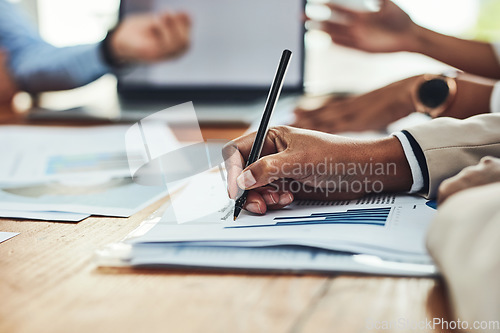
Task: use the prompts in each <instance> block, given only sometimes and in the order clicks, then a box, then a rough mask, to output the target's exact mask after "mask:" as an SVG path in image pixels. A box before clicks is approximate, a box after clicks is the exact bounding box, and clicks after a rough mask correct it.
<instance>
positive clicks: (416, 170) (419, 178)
mask: <svg viewBox="0 0 500 333" xmlns="http://www.w3.org/2000/svg"><path fill="white" fill-rule="evenodd" d="M392 135H394V136H395V137H396V138H398V140H399V142H400V143H401V146H403V151H404V153H405V156H406V160H407V161H408V164H409V165H410V169H411V176H412V178H413V184H412V186H411V189H410V192H409V193H416V192H418V191H420V190H421V189H422V188H423V187H424V175H423V174H422V169H420V165H419V164H418V160H417V157H416V156H415V153H414V152H413V149H412V148H411V145H410V141H408V138H407V137H406V135H404V134H403V133H402V132H396V133H392Z"/></svg>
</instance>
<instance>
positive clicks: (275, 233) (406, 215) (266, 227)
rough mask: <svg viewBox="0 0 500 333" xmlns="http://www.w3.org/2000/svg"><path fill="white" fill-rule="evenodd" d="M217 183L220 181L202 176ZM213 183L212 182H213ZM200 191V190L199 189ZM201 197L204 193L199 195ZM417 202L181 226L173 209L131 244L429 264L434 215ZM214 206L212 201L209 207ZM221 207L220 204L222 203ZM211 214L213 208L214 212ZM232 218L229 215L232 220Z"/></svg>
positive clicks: (309, 208)
mask: <svg viewBox="0 0 500 333" xmlns="http://www.w3.org/2000/svg"><path fill="white" fill-rule="evenodd" d="M199 177H200V179H198V182H197V183H198V184H199V185H200V186H201V188H207V187H208V186H204V185H203V184H201V183H200V182H202V181H206V182H207V183H214V182H215V181H216V179H217V178H219V179H220V176H219V175H217V174H216V173H214V174H212V176H208V178H203V177H205V176H199ZM210 177H211V178H210ZM198 189H199V188H198ZM217 191H218V192H221V193H219V194H216V193H203V194H204V195H205V196H206V197H205V199H204V200H200V201H199V202H198V201H197V198H196V197H195V196H196V193H195V192H190V193H189V195H188V196H187V197H186V198H185V199H186V201H185V203H184V204H186V205H191V206H192V207H197V209H200V210H201V209H203V207H204V206H206V205H204V204H203V201H205V202H206V201H207V197H214V196H217V195H221V196H222V195H225V196H226V197H227V194H226V193H223V194H222V192H225V188H224V187H223V186H221V187H220V188H219V189H218V190H217ZM198 192H200V191H198ZM426 201H427V200H425V199H424V198H421V197H418V196H410V195H391V194H382V195H375V196H368V197H365V198H362V199H358V200H347V201H322V202H315V201H312V202H307V201H299V202H296V203H294V204H292V205H290V206H289V207H286V208H284V209H281V210H277V211H269V212H268V213H267V214H265V215H263V216H257V215H252V214H250V213H248V212H243V213H242V214H241V216H240V218H238V220H237V221H236V222H233V221H232V219H226V218H225V217H227V216H228V212H227V211H225V210H224V209H221V210H218V211H217V212H216V213H211V214H207V215H205V216H204V217H199V218H196V219H194V220H193V221H189V222H187V223H182V224H179V223H178V222H176V220H175V214H173V208H171V207H170V208H169V209H167V211H166V212H165V215H164V216H163V219H162V220H161V221H160V222H158V223H155V225H154V226H151V227H150V230H149V231H148V232H146V233H145V234H144V235H142V236H141V237H138V238H134V239H131V240H130V243H133V244H139V243H156V244H159V243H162V244H182V245H190V246H198V245H202V246H232V247H235V246H236V247H240V246H245V247H265V246H286V245H293V246H307V247H315V248H321V249H325V250H335V251H347V252H352V253H364V254H371V255H376V256H379V257H381V258H385V259H393V260H399V261H407V262H430V258H429V256H428V254H427V251H426V248H425V233H426V230H427V225H428V224H429V222H430V221H431V219H432V216H433V215H434V213H435V210H434V209H432V208H430V207H428V206H427V205H426V204H425V203H426ZM211 202H213V201H211ZM222 202H223V201H221V203H222ZM212 209H213V207H212ZM229 215H230V214H229Z"/></svg>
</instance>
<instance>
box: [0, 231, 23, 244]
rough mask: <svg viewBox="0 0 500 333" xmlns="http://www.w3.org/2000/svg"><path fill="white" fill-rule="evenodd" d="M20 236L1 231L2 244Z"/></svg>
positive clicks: (0, 240) (0, 239) (0, 241)
mask: <svg viewBox="0 0 500 333" xmlns="http://www.w3.org/2000/svg"><path fill="white" fill-rule="evenodd" d="M17 235H19V233H18V232H5V231H0V243H2V242H5V241H6V240H7V239H11V238H12V237H14V236H17Z"/></svg>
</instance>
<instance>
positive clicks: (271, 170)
mask: <svg viewBox="0 0 500 333" xmlns="http://www.w3.org/2000/svg"><path fill="white" fill-rule="evenodd" d="M293 164H294V158H293V156H290V154H289V153H288V152H286V151H284V152H281V153H276V154H272V155H267V156H264V157H262V158H261V159H259V160H258V161H256V162H255V163H252V164H251V165H249V166H248V167H247V168H245V169H244V170H243V173H242V174H241V175H239V176H238V178H237V179H236V181H237V183H238V186H239V187H240V188H242V189H247V190H248V189H254V188H257V187H261V186H265V185H268V184H270V183H272V182H274V181H275V180H278V179H280V178H287V177H290V176H291V175H292V170H293Z"/></svg>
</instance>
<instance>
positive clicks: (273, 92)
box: [234, 50, 292, 221]
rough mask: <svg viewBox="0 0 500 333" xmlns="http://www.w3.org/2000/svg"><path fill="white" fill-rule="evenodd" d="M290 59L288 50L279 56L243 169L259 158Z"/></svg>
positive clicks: (237, 211) (237, 208) (242, 200)
mask: <svg viewBox="0 0 500 333" xmlns="http://www.w3.org/2000/svg"><path fill="white" fill-rule="evenodd" d="M291 58H292V52H291V51H290V50H284V51H283V54H282V55H281V60H280V63H279V65H278V69H277V71H276V75H275V76H274V80H273V84H272V85H271V89H270V90H269V95H267V100H266V106H265V107H264V114H263V115H262V119H261V121H260V125H259V130H258V131H257V135H256V136H255V141H254V142H253V145H252V150H250V155H249V156H248V160H247V164H246V166H245V168H246V167H248V166H249V165H250V164H252V163H254V162H255V161H257V160H258V159H259V157H260V153H261V151H262V147H263V146H264V141H265V139H266V136H267V130H268V129H269V120H270V119H271V115H272V114H273V111H274V107H275V106H276V102H277V101H278V98H279V96H280V93H281V88H283V81H284V79H285V75H286V71H287V69H288V64H289V63H290V59H291ZM247 195H248V190H245V191H243V194H242V195H241V196H240V197H239V198H238V199H237V200H236V204H235V207H234V221H236V218H237V217H238V215H240V212H241V210H242V209H243V206H244V205H245V202H246V200H247Z"/></svg>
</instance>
